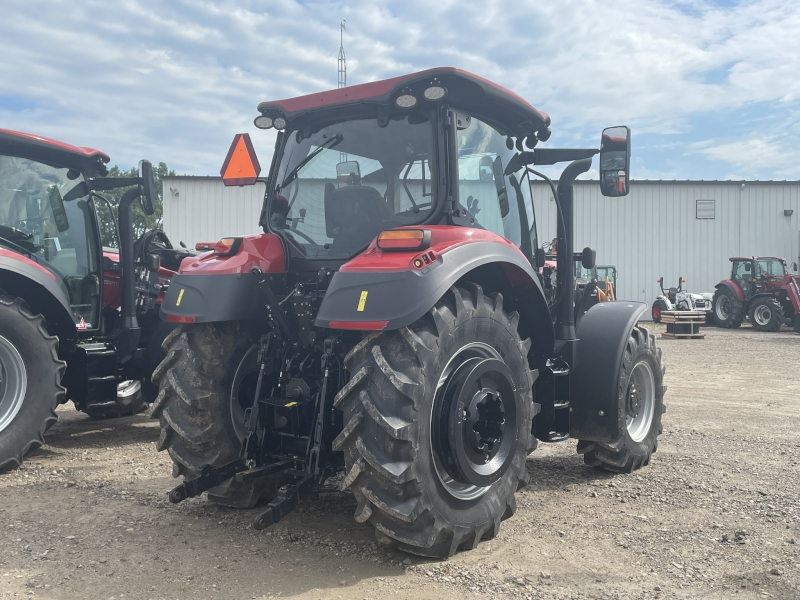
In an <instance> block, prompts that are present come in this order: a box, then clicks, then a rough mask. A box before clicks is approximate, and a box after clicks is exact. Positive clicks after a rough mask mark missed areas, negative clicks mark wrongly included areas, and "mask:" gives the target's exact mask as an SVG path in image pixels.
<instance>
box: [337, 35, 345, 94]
mask: <svg viewBox="0 0 800 600" xmlns="http://www.w3.org/2000/svg"><path fill="white" fill-rule="evenodd" d="M345 31H347V21H342V22H341V23H340V24H339V85H338V86H337V87H340V88H343V87H346V86H347V55H346V54H345V53H344V32H345Z"/></svg>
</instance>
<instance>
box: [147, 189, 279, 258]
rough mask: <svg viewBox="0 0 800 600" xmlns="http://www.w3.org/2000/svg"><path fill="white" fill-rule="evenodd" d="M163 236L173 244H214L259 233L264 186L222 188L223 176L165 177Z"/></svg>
mask: <svg viewBox="0 0 800 600" xmlns="http://www.w3.org/2000/svg"><path fill="white" fill-rule="evenodd" d="M162 183H163V186H164V189H163V196H162V197H163V198H164V233H166V234H167V237H169V239H170V240H172V243H173V244H177V242H179V241H181V242H184V243H185V244H186V245H187V246H188V247H189V248H194V245H195V244H196V243H197V242H216V241H217V240H219V239H220V238H223V237H225V236H238V235H248V234H252V233H261V228H260V227H259V226H258V216H259V214H260V213H261V205H262V203H263V200H264V185H263V184H261V183H257V184H256V185H246V186H243V187H238V186H237V187H225V185H223V183H222V177H196V176H179V177H164V178H163V179H162Z"/></svg>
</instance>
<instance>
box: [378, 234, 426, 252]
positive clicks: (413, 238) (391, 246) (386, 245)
mask: <svg viewBox="0 0 800 600" xmlns="http://www.w3.org/2000/svg"><path fill="white" fill-rule="evenodd" d="M430 244H431V232H430V231H429V230H427V229H390V230H389V231H384V232H382V233H381V234H380V235H379V236H378V248H380V249H381V250H386V251H389V252H405V251H408V250H424V249H425V248H427V247H428V246H430Z"/></svg>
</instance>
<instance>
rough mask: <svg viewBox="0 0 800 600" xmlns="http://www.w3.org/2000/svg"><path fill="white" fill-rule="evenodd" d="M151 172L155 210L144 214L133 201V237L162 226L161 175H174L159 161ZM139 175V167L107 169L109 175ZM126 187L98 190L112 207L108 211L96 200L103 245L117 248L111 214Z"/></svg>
mask: <svg viewBox="0 0 800 600" xmlns="http://www.w3.org/2000/svg"><path fill="white" fill-rule="evenodd" d="M153 174H154V176H155V182H156V185H155V192H156V197H155V203H154V205H155V212H154V213H153V214H152V215H149V216H148V215H145V214H144V212H143V211H142V207H141V204H139V202H134V203H133V238H134V239H138V238H139V237H141V235H142V234H143V233H144V232H145V231H148V230H150V229H161V228H162V216H163V213H164V198H163V197H162V196H163V185H162V184H161V179H162V178H163V177H172V176H174V175H175V171H174V169H169V168H168V167H167V165H166V163H163V162H160V163H158V166H154V167H153ZM138 175H139V169H137V168H135V167H132V168H131V169H129V170H127V171H124V170H122V169H120V168H119V167H118V166H117V165H114V166H113V167H111V168H110V169H109V170H108V176H109V177H137V176H138ZM126 189H128V188H118V189H116V190H109V191H107V192H100V195H101V196H103V197H104V198H106V199H107V200H108V202H109V204H111V206H112V207H113V210H114V212H113V214H112V213H111V212H109V210H108V206H107V205H106V203H105V202H102V201H100V202H97V218H98V221H99V222H100V239H101V240H102V242H103V246H107V247H111V248H117V247H118V246H119V243H118V241H117V234H116V227H115V222H116V218H115V217H114V216H113V215H116V212H117V207H118V206H119V200H120V198H122V194H124V193H125V190H126Z"/></svg>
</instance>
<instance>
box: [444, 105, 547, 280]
mask: <svg viewBox="0 0 800 600" xmlns="http://www.w3.org/2000/svg"><path fill="white" fill-rule="evenodd" d="M456 121H457V123H458V127H457V131H456V143H457V146H458V202H459V204H460V205H461V207H462V208H463V209H466V211H467V218H468V223H469V225H471V226H473V227H479V228H481V229H488V230H489V231H492V232H494V233H497V234H498V235H502V236H503V237H504V238H506V239H508V240H509V241H511V242H513V243H514V244H516V245H517V246H518V247H519V249H520V250H521V251H522V253H523V254H524V255H525V256H526V258H527V259H528V260H529V261H530V262H531V264H532V265H533V267H534V269H538V268H539V267H542V266H544V265H537V264H536V257H535V250H536V248H537V247H538V241H537V238H536V219H535V214H534V210H533V199H532V196H531V188H530V182H529V181H528V173H527V170H526V169H525V167H522V168H520V169H519V170H518V171H516V172H514V173H510V174H508V175H506V174H505V169H506V166H507V165H508V163H509V161H510V160H511V158H512V157H513V156H514V155H515V154H516V153H517V151H516V150H515V149H514V148H513V146H512V148H511V149H509V148H508V144H507V142H508V140H509V138H508V136H506V135H505V134H503V133H501V132H500V131H498V130H497V129H495V128H494V127H492V126H491V125H488V124H486V123H484V122H483V121H481V120H479V119H476V118H475V117H468V116H466V115H462V114H459V115H458V116H457V118H456Z"/></svg>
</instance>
